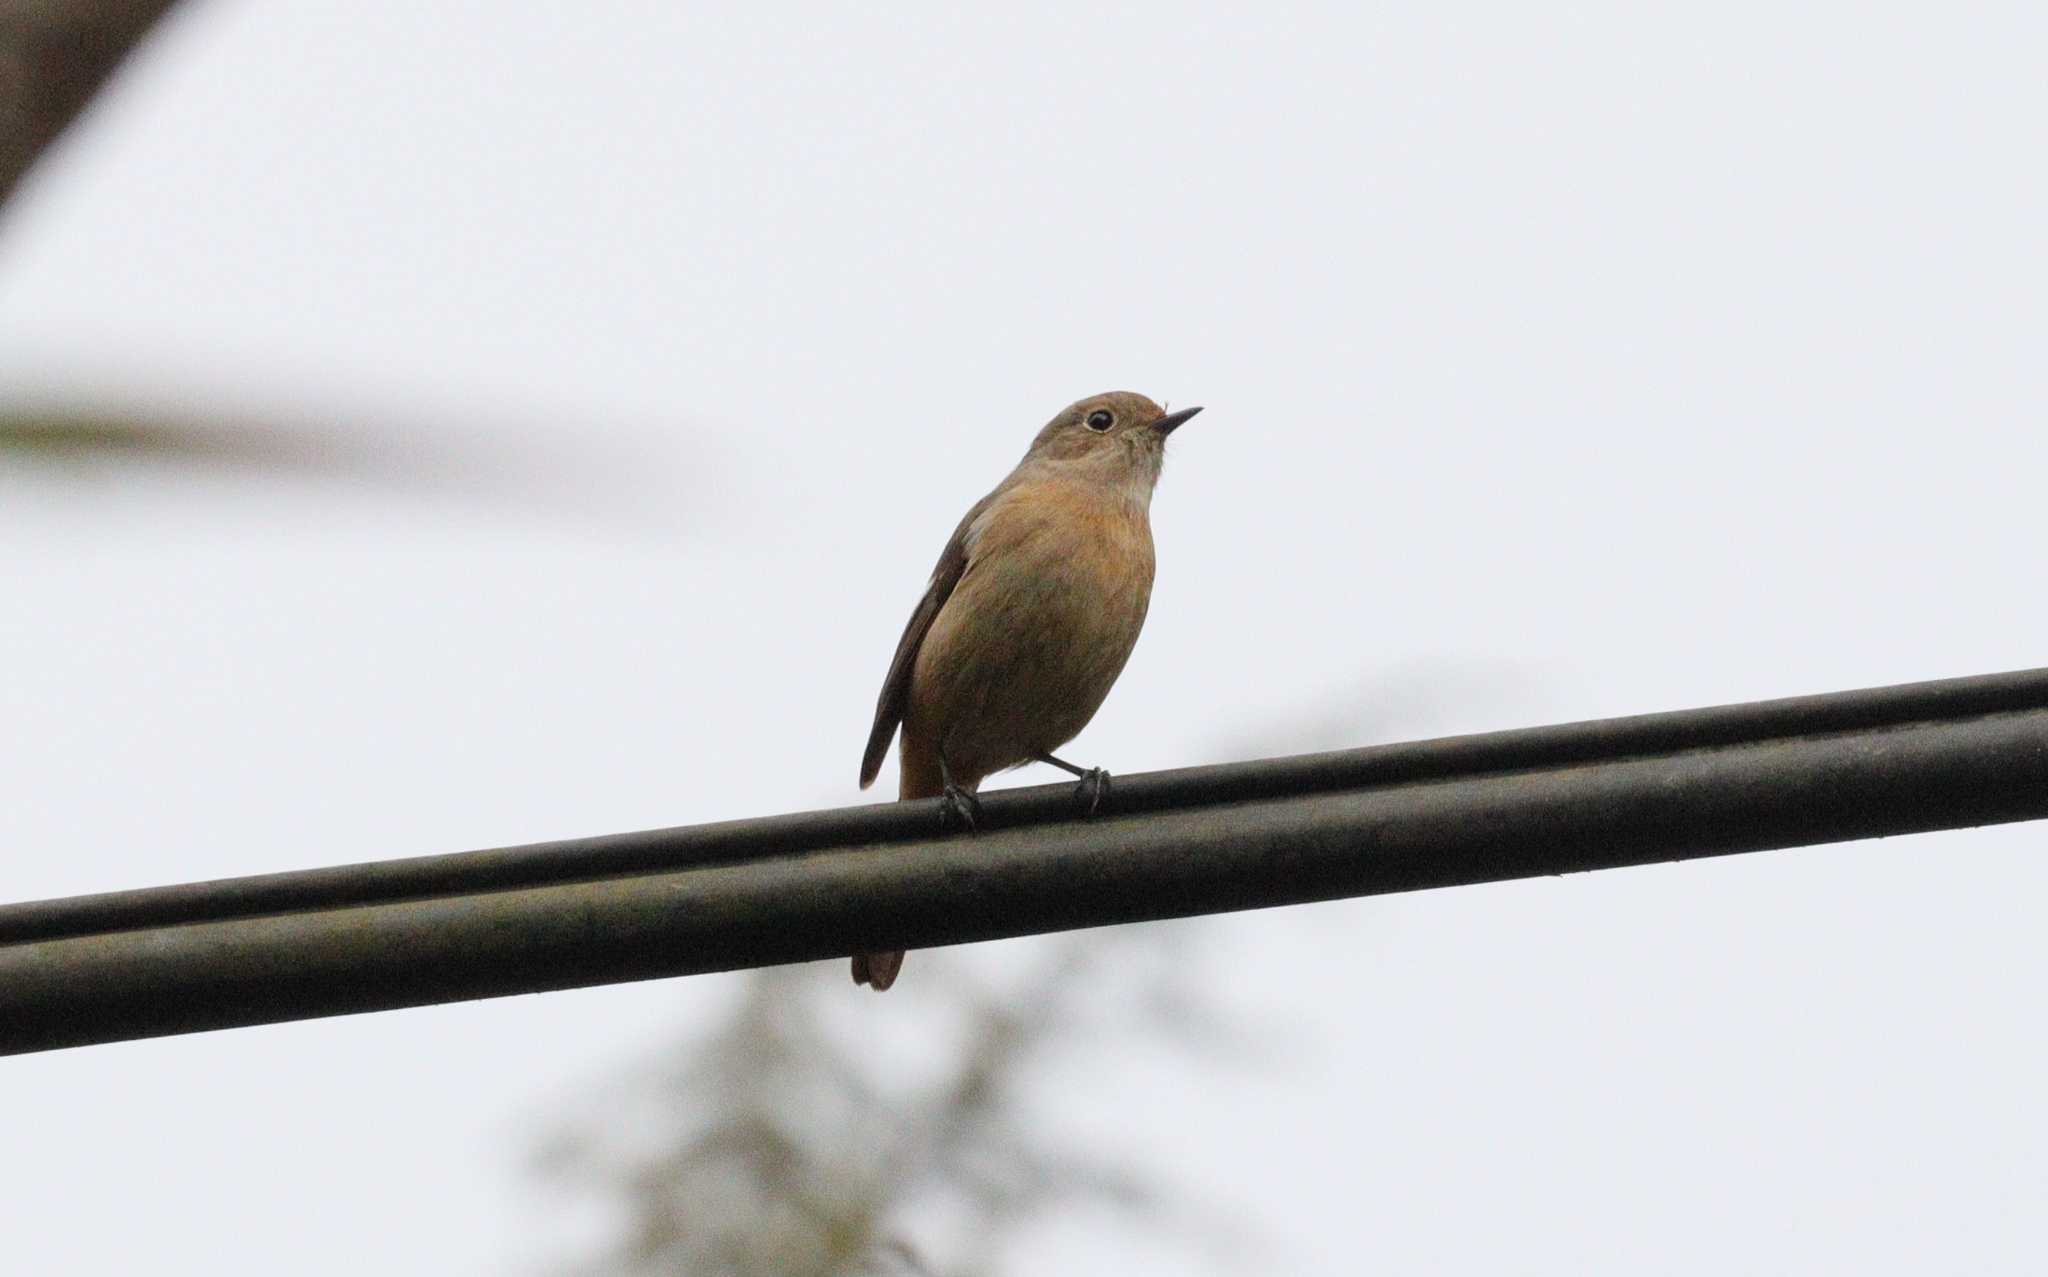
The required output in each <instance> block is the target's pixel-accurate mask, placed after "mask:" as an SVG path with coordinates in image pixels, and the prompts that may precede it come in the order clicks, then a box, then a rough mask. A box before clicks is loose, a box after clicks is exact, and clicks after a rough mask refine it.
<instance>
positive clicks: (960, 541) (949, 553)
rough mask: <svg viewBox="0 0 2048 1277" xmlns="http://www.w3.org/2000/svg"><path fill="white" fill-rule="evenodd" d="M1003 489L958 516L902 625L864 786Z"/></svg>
mask: <svg viewBox="0 0 2048 1277" xmlns="http://www.w3.org/2000/svg"><path fill="white" fill-rule="evenodd" d="M1001 494H1002V489H1000V488H998V489H997V490H996V491H995V492H991V493H989V494H988V495H987V496H985V497H983V498H982V499H981V500H980V501H978V502H976V503H975V505H974V508H973V509H972V510H969V511H968V512H967V517H966V518H964V519H962V520H960V526H959V527H957V528H955V529H953V536H952V538H951V539H950V540H948V541H947V542H946V548H945V550H944V552H942V553H941V554H940V555H939V562H938V566H937V567H934V568H933V569H932V579H931V581H930V582H929V583H928V584H927V585H926V586H925V590H924V597H923V598H921V599H919V600H918V601H917V610H916V611H914V612H912V613H911V614H910V623H909V624H908V625H905V626H904V627H903V637H902V638H900V639H898V640H897V641H896V658H895V659H894V660H892V661H890V662H889V677H887V678H885V679H883V680H882V694H881V696H879V697H878V698H876V700H875V725H874V727H873V728H871V729H869V731H868V752H867V753H866V754H864V755H862V756H861V760H860V787H861V788H862V789H866V788H867V787H868V786H869V785H872V784H874V783H875V777H876V775H877V774H879V773H880V772H881V770H882V759H883V758H884V757H885V756H887V754H888V753H889V741H890V738H892V737H893V736H895V735H896V725H897V724H898V723H901V722H902V721H903V712H904V710H905V709H906V708H907V707H908V706H909V704H910V671H911V670H912V669H914V668H916V666H917V650H918V648H920V647H922V646H924V636H925V635H926V634H928V633H930V632H931V628H932V622H933V621H934V620H936V619H937V618H938V615H939V609H940V608H942V607H944V606H946V600H947V599H949V598H951V597H953V587H954V586H956V585H958V584H960V578H961V577H962V576H964V575H966V573H967V561H968V557H969V550H970V542H971V541H972V536H971V533H972V530H973V528H974V524H975V521H976V520H977V519H979V518H981V516H982V514H983V513H984V512H985V511H987V509H988V508H989V506H991V505H993V504H994V503H995V500H996V498H997V497H998V496H1000V495H1001Z"/></svg>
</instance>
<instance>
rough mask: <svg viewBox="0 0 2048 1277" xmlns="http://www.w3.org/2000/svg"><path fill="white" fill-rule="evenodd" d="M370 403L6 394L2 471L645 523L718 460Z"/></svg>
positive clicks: (639, 432) (596, 435)
mask: <svg viewBox="0 0 2048 1277" xmlns="http://www.w3.org/2000/svg"><path fill="white" fill-rule="evenodd" d="M403 416H404V414H396V413H389V412H371V413H368V414H364V417H365V419H363V420H356V421H351V422H350V423H348V424H347V425H346V426H344V425H342V424H339V423H334V422H331V421H329V420H328V419H326V417H325V416H324V415H323V414H317V413H314V412H311V411H308V410H304V409H300V410H294V411H287V412H282V413H278V414H275V415H272V416H267V417H265V416H258V415H256V414H252V413H250V412H248V411H247V410H245V409H233V410H223V411H217V412H209V413H208V414H207V415H206V417H205V418H204V419H203V420H202V419H199V418H198V417H197V416H196V415H185V414H184V413H181V412H180V411H179V410H175V409H174V410H172V411H170V412H161V411H149V410H134V409H127V408H110V409H95V408H79V407H56V408H23V407H13V408H9V407H6V406H0V478H5V477H7V475H8V474H9V473H10V472H12V473H15V474H23V473H28V474H31V475H33V476H34V477H38V478H44V479H54V480H57V481H59V482H62V481H64V480H67V479H79V478H86V477H91V478H94V479H105V478H113V477H118V476H123V475H130V474H136V473H143V474H149V475H152V476H156V477H163V476H167V475H173V474H176V473H178V472H180V471H187V472H190V473H192V474H194V475H203V476H209V477H220V476H223V475H225V476H228V477H232V478H239V479H245V480H251V481H254V480H272V481H283V480H304V481H315V482H329V483H340V484H346V485H353V486H358V487H368V488H374V489H380V490H388V491H394V492H399V493H402V494H405V495H407V496H410V497H413V498H422V497H439V498H453V499H457V500H462V501H468V502H471V503H476V504H482V505H486V506H491V505H506V506H516V508H517V509H518V511H519V513H520V515H521V517H522V518H525V517H530V516H553V517H561V516H567V517H569V518H571V519H574V520H576V521H579V522H592V521H595V522H602V523H607V524H614V523H619V522H622V521H623V522H635V521H637V522H641V523H647V524H655V525H662V526H669V527H672V526H674V524H675V523H676V522H677V520H678V519H679V518H687V517H689V516H690V514H691V512H692V511H693V509H694V508H695V506H696V505H697V504H698V499H699V498H701V497H702V494H703V485H704V484H705V482H706V480H707V476H708V475H709V474H710V473H711V472H712V468H711V467H710V466H708V465H707V464H706V463H705V462H704V461H703V460H702V459H701V458H695V457H693V458H692V460H693V461H694V464H691V465H688V466H686V465H685V464H684V462H683V457H684V450H683V447H682V439H683V436H681V435H679V434H676V433H673V432H667V431H657V430H653V429H642V428H637V427H629V428H625V429H621V428H617V427H614V426H607V427H606V428H605V429H603V430H598V429H592V430H588V431H586V432H584V433H583V434H582V435H581V436H580V437H578V438H576V439H574V441H573V442H572V441H571V440H569V439H568V438H567V437H566V436H565V435H564V433H563V432H561V431H560V430H559V429H555V430H550V431H535V430H533V429H530V428H526V427H525V424H524V423H514V422H505V423H502V424H495V423H494V424H491V425H486V426H474V425H454V424H451V423H448V422H438V421H437V422H421V421H411V420H405V419H402V418H403Z"/></svg>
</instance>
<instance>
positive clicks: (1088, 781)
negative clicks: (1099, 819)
mask: <svg viewBox="0 0 2048 1277" xmlns="http://www.w3.org/2000/svg"><path fill="white" fill-rule="evenodd" d="M1108 795H1109V773H1108V772H1106V771H1104V770H1103V769H1102V768H1100V767H1090V768H1089V769H1088V770H1087V771H1085V772H1082V773H1081V779H1080V780H1079V781H1078V782H1076V783H1075V785H1074V798H1075V799H1076V800H1077V801H1080V802H1085V803H1087V804H1088V814H1089V815H1091V816H1093V815H1094V814H1095V813H1096V812H1097V811H1099V810H1101V808H1102V800H1103V799H1104V798H1105V797H1107V796H1108Z"/></svg>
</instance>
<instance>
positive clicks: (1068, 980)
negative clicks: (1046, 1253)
mask: <svg viewBox="0 0 2048 1277" xmlns="http://www.w3.org/2000/svg"><path fill="white" fill-rule="evenodd" d="M1187 934H1188V933H1187V929H1186V928H1173V927H1154V928H1143V929H1138V930H1133V931H1127V932H1122V933H1118V934H1114V935H1098V936H1081V937H1064V938H1062V939H1061V940H1059V941H1058V942H1057V943H1054V944H1046V945H1041V946H1034V947H1032V948H1031V949H1029V950H1024V949H1017V950H1013V952H1015V953H1017V954H1018V955H1019V956H1020V957H1023V956H1025V955H1027V954H1028V955H1029V956H1030V957H1032V958H1036V959H1038V963H1037V966H1036V969H1035V970H1033V971H1032V973H1031V975H1030V978H1029V979H1027V980H1025V981H1023V982H1021V983H1016V984H1012V985H1010V986H1009V987H1005V988H1003V989H1001V990H996V989H993V988H989V987H987V986H986V985H984V984H982V983H979V982H977V981H975V980H974V979H972V978H970V976H969V975H968V974H967V973H966V971H965V970H964V969H963V967H962V965H961V964H960V962H959V960H958V958H957V957H955V956H953V955H949V954H943V953H942V954H937V955H934V961H933V962H932V965H931V966H930V967H928V968H927V969H926V972H925V975H924V978H923V979H921V980H920V981H919V983H918V986H917V987H916V988H915V989H906V991H905V996H904V998H903V999H901V1001H904V1002H913V1001H914V1002H915V1003H916V1005H915V1006H914V1007H909V1008H904V1009H901V1010H898V1009H893V1008H892V1011H891V1013H890V1015H889V1016H888V1018H885V1019H880V1020H872V1021H871V1020H867V1019H865V1018H863V1017H862V1016H854V1017H852V1018H850V1019H849V1018H848V1017H847V1016H845V1015H844V1014H843V1013H844V1012H845V1011H846V1010H847V1008H848V1007H849V1006H855V1007H859V1008H860V1010H861V1011H862V1012H864V1013H868V1014H872V1012H869V1011H868V1006H869V1004H867V1003H864V1002H863V1003H853V1002H852V1001H851V1000H850V999H849V998H848V997H847V995H846V990H845V989H844V988H843V987H842V983H843V982H842V981H841V980H840V979H839V976H840V972H839V970H838V968H837V965H836V964H834V965H832V966H830V967H829V968H827V969H820V968H818V967H782V968H773V969H769V970H765V971H760V972H756V973H754V974H752V975H750V976H749V977H747V983H746V986H745V990H744V992H743V994H742V997H741V1000H740V1002H739V1005H738V1006H737V1007H736V1008H735V1009H734V1011H733V1013H732V1014H731V1016H730V1018H729V1019H727V1020H726V1022H725V1023H724V1024H723V1026H722V1027H720V1028H719V1029H717V1030H716V1031H715V1032H713V1033H712V1034H711V1035H710V1036H709V1037H708V1038H704V1039H700V1040H696V1041H693V1042H692V1043H690V1044H688V1045H686V1046H682V1047H679V1048H678V1049H676V1050H673V1051H670V1052H667V1053H665V1055H664V1056H663V1057H662V1059H661V1060H660V1061H659V1062H658V1063H657V1064H656V1065H655V1066H654V1067H653V1068H652V1069H649V1070H646V1071H643V1072H642V1073H640V1074H639V1076H638V1077H637V1078H636V1079H635V1080H634V1081H632V1082H631V1083H629V1084H628V1086H627V1087H625V1088H621V1087H616V1086H613V1087H603V1088H596V1089H594V1090H593V1091H592V1092H591V1093H592V1094H594V1095H601V1096H602V1097H603V1098H602V1099H601V1100H600V1101H598V1102H596V1103H595V1104H593V1106H592V1108H591V1110H590V1111H588V1112H585V1113H583V1114H580V1115H578V1116H577V1117H576V1118H574V1119H573V1120H572V1121H571V1122H570V1123H568V1124H567V1125H566V1126H565V1127H564V1128H563V1129H562V1130H561V1131H560V1132H559V1133H558V1134H557V1135H556V1136H554V1137H553V1138H552V1139H551V1140H550V1141H549V1142H548V1143H547V1144H546V1146H545V1147H544V1148H543V1150H542V1152H541V1155H540V1159H539V1165H540V1168H541V1169H542V1170H543V1171H544V1172H545V1173H546V1174H548V1175H550V1176H551V1177H556V1178H558V1179H559V1180H560V1181H563V1182H566V1183H570V1184H575V1185H581V1186H583V1187H585V1188H586V1189H588V1190H591V1191H594V1192H596V1193H598V1194H599V1195H601V1196H603V1197H605V1198H608V1199H611V1200H614V1201H618V1202H622V1203H623V1204H624V1206H625V1208H626V1216H625V1229H624V1235H623V1237H621V1238H620V1240H619V1241H618V1242H617V1244H616V1245H615V1246H613V1247H612V1248H611V1249H610V1250H608V1251H607V1252H606V1253H604V1254H602V1255H600V1256H598V1257H596V1258H594V1259H593V1260H592V1261H591V1262H589V1263H588V1264H582V1265H578V1266H577V1267H576V1269H575V1270H574V1271H584V1272H593V1273H605V1274H624V1275H632V1274H649V1275H651V1274H656V1273H660V1274H670V1273H689V1274H692V1275H693V1277H721V1275H726V1274H731V1275H733V1277H738V1275H740V1274H746V1275H747V1277H857V1275H867V1274H890V1275H891V1277H911V1275H913V1274H928V1273H929V1274H937V1273H946V1274H987V1273H993V1272H997V1271H1000V1269H999V1268H998V1267H997V1265H998V1263H999V1261H1000V1258H1001V1256H1002V1254H1003V1251H1004V1247H1005V1246H1006V1245H1007V1244H1009V1243H1010V1242H1011V1241H1012V1240H1013V1239H1014V1238H1015V1237H1016V1236H1017V1235H1018V1233H1019V1230H1021V1229H1024V1228H1026V1227H1028V1226H1033V1225H1037V1224H1041V1223H1043V1222H1045V1221H1046V1220H1047V1219H1049V1218H1051V1217H1052V1216H1054V1215H1055V1214H1057V1213H1059V1212H1062V1211H1066V1210H1088V1211H1091V1212H1100V1211H1103V1210H1107V1211H1108V1212H1110V1213H1111V1214H1112V1215H1113V1216H1115V1217H1116V1218H1118V1219H1120V1220H1121V1221H1122V1222H1123V1223H1124V1224H1127V1225H1133V1226H1137V1227H1140V1228H1144V1229H1147V1230H1153V1231H1157V1232H1163V1233H1164V1235H1166V1236H1167V1237H1169V1238H1171V1239H1172V1241H1173V1242H1174V1243H1175V1245H1176V1246H1178V1247H1184V1248H1187V1249H1191V1250H1192V1251H1194V1252H1195V1253H1198V1254H1204V1253H1205V1254H1207V1255H1209V1256H1210V1257H1212V1258H1214V1259H1218V1260H1222V1259H1225V1258H1227V1257H1228V1256H1230V1255H1231V1254H1233V1253H1234V1252H1235V1251H1237V1250H1238V1249H1240V1248H1241V1247H1242V1245H1243V1239H1242V1238H1241V1237H1239V1236H1238V1235H1237V1234H1235V1233H1234V1232H1232V1231H1230V1230H1228V1229H1226V1228H1222V1227H1219V1226H1218V1225H1216V1224H1215V1223H1214V1222H1212V1221H1213V1220H1214V1219H1216V1218H1221V1217H1222V1213H1221V1212H1210V1211H1202V1210H1197V1209H1195V1208H1194V1206H1193V1205H1192V1204H1191V1203H1187V1202H1185V1201H1180V1200H1177V1199H1176V1197H1175V1196H1174V1195H1173V1194H1172V1193H1169V1192H1167V1191H1165V1190H1163V1189H1161V1188H1160V1187H1158V1186H1157V1185H1154V1184H1151V1183H1148V1182H1147V1181H1146V1180H1145V1179H1144V1178H1142V1177H1141V1176H1140V1175H1139V1174H1138V1173H1137V1172H1136V1170H1135V1169H1134V1168H1133V1167H1131V1166H1128V1165H1126V1164H1125V1163H1124V1161H1123V1160H1122V1159H1121V1158H1105V1157H1100V1156H1096V1155H1093V1154H1090V1153H1087V1152H1082V1151H1077V1150H1075V1149H1073V1148H1071V1147H1068V1146H1067V1144H1068V1143H1069V1141H1067V1140H1063V1139H1062V1138H1061V1136H1060V1135H1059V1134H1058V1133H1057V1132H1056V1131H1055V1130H1052V1129H1048V1128H1047V1125H1046V1124H1045V1123H1044V1122H1042V1121H1034V1120H1033V1117H1032V1115H1031V1114H1030V1113H1029V1112H1028V1111H1027V1108H1028V1105H1027V1103H1026V1102H1025V1100H1024V1094H1023V1092H1024V1091H1025V1089H1026V1086H1027V1084H1028V1083H1029V1082H1031V1081H1033V1080H1038V1079H1042V1078H1043V1077H1044V1075H1045V1073H1046V1069H1047V1066H1048V1065H1052V1064H1056V1063H1058V1062H1059V1061H1057V1060H1056V1059H1055V1057H1056V1056H1058V1055H1059V1054H1060V1053H1062V1052H1065V1053H1069V1055H1068V1058H1067V1060H1066V1063H1068V1064H1070V1065H1071V1064H1073V1063H1076V1062H1078V1063H1081V1064H1083V1065H1084V1066H1087V1067H1089V1068H1091V1069H1108V1068H1115V1067H1117V1066H1119V1065H1122V1064H1128V1063H1130V1062H1131V1059H1132V1052H1133V1051H1134V1050H1135V1049H1137V1048H1139V1047H1140V1046H1141V1045H1143V1044H1144V1043H1146V1042H1149V1043H1151V1044H1152V1045H1154V1046H1160V1045H1163V1046H1166V1047H1168V1048H1169V1049H1175V1050H1181V1051H1185V1050H1187V1049H1188V1047H1190V1046H1194V1047H1196V1048H1207V1047H1209V1046H1213V1045H1214V1044H1215V1043H1217V1042H1218V1041H1220V1040H1222V1039H1223V1038H1225V1037H1227V1036H1228V1032H1227V1029H1224V1030H1219V1029H1218V1027H1217V1026H1216V1025H1215V1024H1214V1023H1212V1022H1210V1021H1209V1020H1208V1019H1207V1017H1206V1015H1205V1013H1204V1012H1202V1011H1200V1010H1199V1009H1197V1007H1196V1002H1197V999H1195V998H1194V997H1192V996H1190V994H1191V991H1190V990H1187V989H1185V988H1184V987H1183V986H1185V985H1187V984H1188V983H1189V981H1190V979H1191V977H1190V976H1189V974H1188V967H1189V962H1188V961H1187V958H1188V955H1187V953H1186V951H1185V947H1184V946H1183V945H1182V944H1180V943H1179V941H1180V940H1182V939H1185V938H1186V936H1187ZM1048 958H1049V959H1050V960H1049V961H1047V960H1046V959H1048ZM835 1012H837V1013H840V1014H837V1015H835ZM891 1035H893V1036H895V1037H896V1038H897V1039H898V1041H896V1042H894V1043H888V1042H878V1041H876V1039H877V1038H886V1037H889V1036H891ZM891 1045H893V1046H896V1047H899V1048H902V1049H904V1050H905V1051H906V1052H907V1053H908V1054H909V1056H910V1057H911V1058H914V1059H916V1060H917V1061H918V1067H917V1069H916V1070H914V1071H916V1072H917V1073H918V1076H917V1079H916V1084H915V1085H908V1086H906V1085H904V1084H902V1079H901V1077H900V1076H899V1075H900V1073H901V1072H902V1070H901V1069H898V1068H894V1067H892V1066H891V1064H890V1063H889V1061H890V1058H891V1052H890V1051H889V1050H887V1049H886V1048H887V1047H889V1046H891ZM1072 1053H1079V1054H1078V1056H1076V1055H1074V1054H1072ZM878 1057H879V1058H880V1060H881V1063H880V1065H879V1066H878V1065H877V1059H878ZM906 1212H909V1213H911V1214H914V1215H916V1216H917V1217H918V1218H919V1219H921V1220H929V1221H934V1222H936V1221H943V1225H942V1226H940V1227H938V1228H937V1229H936V1231H938V1232H940V1233H942V1234H945V1235H948V1236H949V1237H950V1238H951V1240H950V1241H946V1242H943V1243H942V1244H940V1245H937V1246H913V1245H911V1244H910V1243H909V1242H907V1241H906V1240H904V1239H903V1237H902V1236H901V1235H900V1232H899V1225H900V1224H901V1222H902V1218H903V1216H904V1214H905V1213H906ZM928 1251H946V1252H949V1253H948V1254H947V1255H946V1256H945V1258H944V1260H943V1261H941V1260H940V1259H938V1258H935V1256H934V1255H933V1254H931V1253H927V1252H928Z"/></svg>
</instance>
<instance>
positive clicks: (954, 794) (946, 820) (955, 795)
mask: <svg viewBox="0 0 2048 1277" xmlns="http://www.w3.org/2000/svg"><path fill="white" fill-rule="evenodd" d="M980 821H981V800H980V799H979V798H976V797H975V796H974V794H973V793H972V792H970V791H968V790H965V789H962V788H960V786H958V785H953V784H949V785H947V786H946V788H945V790H944V791H943V792H941V793H940V795H939V828H941V829H947V828H951V827H952V826H953V825H954V824H955V823H956V822H957V823H958V824H960V825H962V826H963V827H965V828H966V830H967V832H968V833H970V834H971V833H973V832H974V831H975V829H976V827H977V826H978V825H979V824H980Z"/></svg>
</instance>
